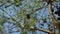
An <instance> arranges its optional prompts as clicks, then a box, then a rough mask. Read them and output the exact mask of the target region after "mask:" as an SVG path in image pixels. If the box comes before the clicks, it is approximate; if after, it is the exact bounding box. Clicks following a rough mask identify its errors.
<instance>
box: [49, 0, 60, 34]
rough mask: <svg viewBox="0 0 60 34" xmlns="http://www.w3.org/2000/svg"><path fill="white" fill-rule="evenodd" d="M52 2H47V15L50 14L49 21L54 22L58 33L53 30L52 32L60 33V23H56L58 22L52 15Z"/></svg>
mask: <svg viewBox="0 0 60 34" xmlns="http://www.w3.org/2000/svg"><path fill="white" fill-rule="evenodd" d="M51 9H52V2H51V1H50V2H49V4H48V12H49V16H50V19H51V21H52V22H53V24H54V27H55V28H56V29H57V30H58V33H56V32H54V34H55V33H56V34H60V27H59V26H60V25H59V24H58V22H57V21H56V19H55V18H54V15H53V12H52V10H51Z"/></svg>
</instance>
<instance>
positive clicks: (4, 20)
mask: <svg viewBox="0 0 60 34" xmlns="http://www.w3.org/2000/svg"><path fill="white" fill-rule="evenodd" d="M5 22H7V17H5V16H0V25H3V24H4V23H5Z"/></svg>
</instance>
